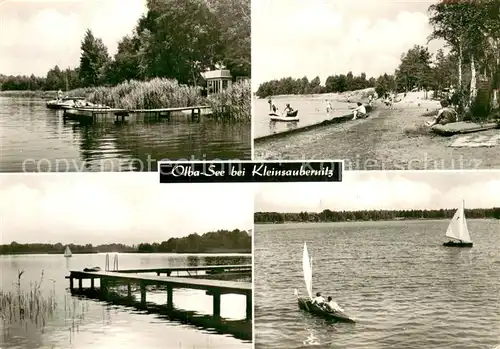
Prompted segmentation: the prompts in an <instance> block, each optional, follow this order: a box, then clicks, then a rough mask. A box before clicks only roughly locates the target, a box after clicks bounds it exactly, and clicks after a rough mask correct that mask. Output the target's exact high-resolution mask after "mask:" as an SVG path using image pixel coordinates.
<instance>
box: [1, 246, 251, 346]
mask: <svg viewBox="0 0 500 349" xmlns="http://www.w3.org/2000/svg"><path fill="white" fill-rule="evenodd" d="M105 257H106V256H105V254H86V255H83V254H76V255H75V254H74V255H73V257H71V258H64V257H63V256H62V255H12V256H0V270H1V272H2V274H1V290H2V291H9V290H14V289H15V288H16V286H15V285H14V284H15V283H16V282H17V273H18V271H21V270H24V274H23V275H22V277H21V287H22V289H24V290H28V289H29V287H30V283H34V282H35V281H39V280H40V278H41V275H42V270H43V281H42V283H41V285H42V286H41V291H42V292H43V294H44V295H45V296H46V297H48V296H49V295H50V294H51V293H52V292H54V294H55V297H54V298H55V299H56V301H57V308H56V310H55V313H54V317H53V318H47V321H46V323H45V326H43V327H42V326H40V324H38V325H36V324H35V323H34V322H31V321H26V322H22V323H21V322H12V323H11V322H10V321H8V320H6V319H5V318H0V348H2V349H7V348H16V349H17V348H20V349H21V348H22V349H26V348H78V349H81V348H92V349H94V348H113V349H119V348H148V349H149V348H151V349H154V348H161V349H164V348H172V349H177V348H190V349H191V348H227V349H233V348H251V347H252V343H250V342H247V341H243V340H240V339H236V338H234V337H233V336H230V335H221V334H217V333H216V332H215V331H214V330H210V329H201V328H197V327H195V326H192V325H187V324H182V323H181V322H178V321H175V320H166V319H164V318H161V317H160V316H159V315H154V314H147V313H146V312H142V311H138V310H134V309H133V308H129V307H121V306H115V305H108V304H106V303H104V302H99V301H96V300H91V299H88V298H78V297H76V296H71V294H70V292H69V280H66V279H65V278H64V277H65V276H66V275H69V272H68V270H70V269H73V270H81V269H83V268H85V267H91V266H100V267H101V268H102V269H103V270H104V267H105ZM118 260H119V268H120V269H132V268H155V267H168V266H194V265H219V264H251V256H249V255H241V256H229V255H224V256H223V255H221V256H213V255H211V256H203V255H190V256H187V255H176V254H127V253H125V254H119V259H118ZM112 262H113V258H110V263H111V266H112ZM233 281H234V280H233ZM241 281H246V282H251V280H250V278H248V280H241ZM85 283H90V282H89V281H88V280H87V281H84V287H88V285H86V284H85ZM75 285H76V286H77V285H78V283H76V284H75ZM97 286H98V282H97ZM134 295H136V296H138V297H139V299H140V292H139V291H138V290H136V291H134ZM221 298H222V302H221V316H222V317H223V318H227V319H234V320H238V319H244V318H245V315H246V312H245V309H246V308H245V307H246V300H245V297H244V296H240V295H231V294H227V295H223V296H222V297H221ZM173 300H174V306H175V307H176V308H178V309H185V310H190V311H196V312H197V313H198V314H206V315H211V314H212V297H211V296H207V295H206V294H205V292H204V291H200V290H187V289H175V290H174V294H173ZM147 301H148V302H154V303H159V304H165V302H166V292H165V291H163V292H160V291H150V290H148V292H147ZM0 306H1V304H0ZM0 314H4V312H2V311H0Z"/></svg>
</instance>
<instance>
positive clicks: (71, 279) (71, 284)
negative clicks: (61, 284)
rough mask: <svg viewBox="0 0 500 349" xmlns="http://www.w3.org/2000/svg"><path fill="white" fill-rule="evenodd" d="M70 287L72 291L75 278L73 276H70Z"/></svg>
mask: <svg viewBox="0 0 500 349" xmlns="http://www.w3.org/2000/svg"><path fill="white" fill-rule="evenodd" d="M69 289H70V291H73V278H72V277H71V276H70V278H69Z"/></svg>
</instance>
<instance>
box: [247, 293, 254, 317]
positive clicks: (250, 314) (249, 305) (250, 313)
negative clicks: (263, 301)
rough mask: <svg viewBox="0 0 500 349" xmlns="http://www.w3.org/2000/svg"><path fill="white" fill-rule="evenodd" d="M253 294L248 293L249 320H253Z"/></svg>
mask: <svg viewBox="0 0 500 349" xmlns="http://www.w3.org/2000/svg"><path fill="white" fill-rule="evenodd" d="M252 310H253V309H252V294H251V293H250V294H247V317H246V318H247V320H252V313H253V311H252Z"/></svg>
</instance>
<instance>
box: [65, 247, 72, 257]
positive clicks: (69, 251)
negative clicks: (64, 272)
mask: <svg viewBox="0 0 500 349" xmlns="http://www.w3.org/2000/svg"><path fill="white" fill-rule="evenodd" d="M71 256H72V254H71V250H70V249H69V246H66V249H65V250H64V257H71Z"/></svg>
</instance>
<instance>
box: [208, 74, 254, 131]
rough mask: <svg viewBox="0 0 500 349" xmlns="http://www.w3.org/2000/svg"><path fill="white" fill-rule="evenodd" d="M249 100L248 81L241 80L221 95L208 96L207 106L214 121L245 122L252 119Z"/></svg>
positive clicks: (249, 86) (250, 94)
mask: <svg viewBox="0 0 500 349" xmlns="http://www.w3.org/2000/svg"><path fill="white" fill-rule="evenodd" d="M251 100H252V91H251V84H250V80H242V81H239V82H237V83H234V84H233V85H232V86H231V87H229V88H228V89H226V90H224V91H222V92H221V93H218V94H213V95H210V96H209V97H208V98H207V104H208V106H210V108H211V109H212V116H213V118H215V119H218V120H235V121H244V122H247V121H250V120H251V118H252V115H251V113H252V105H251Z"/></svg>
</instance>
